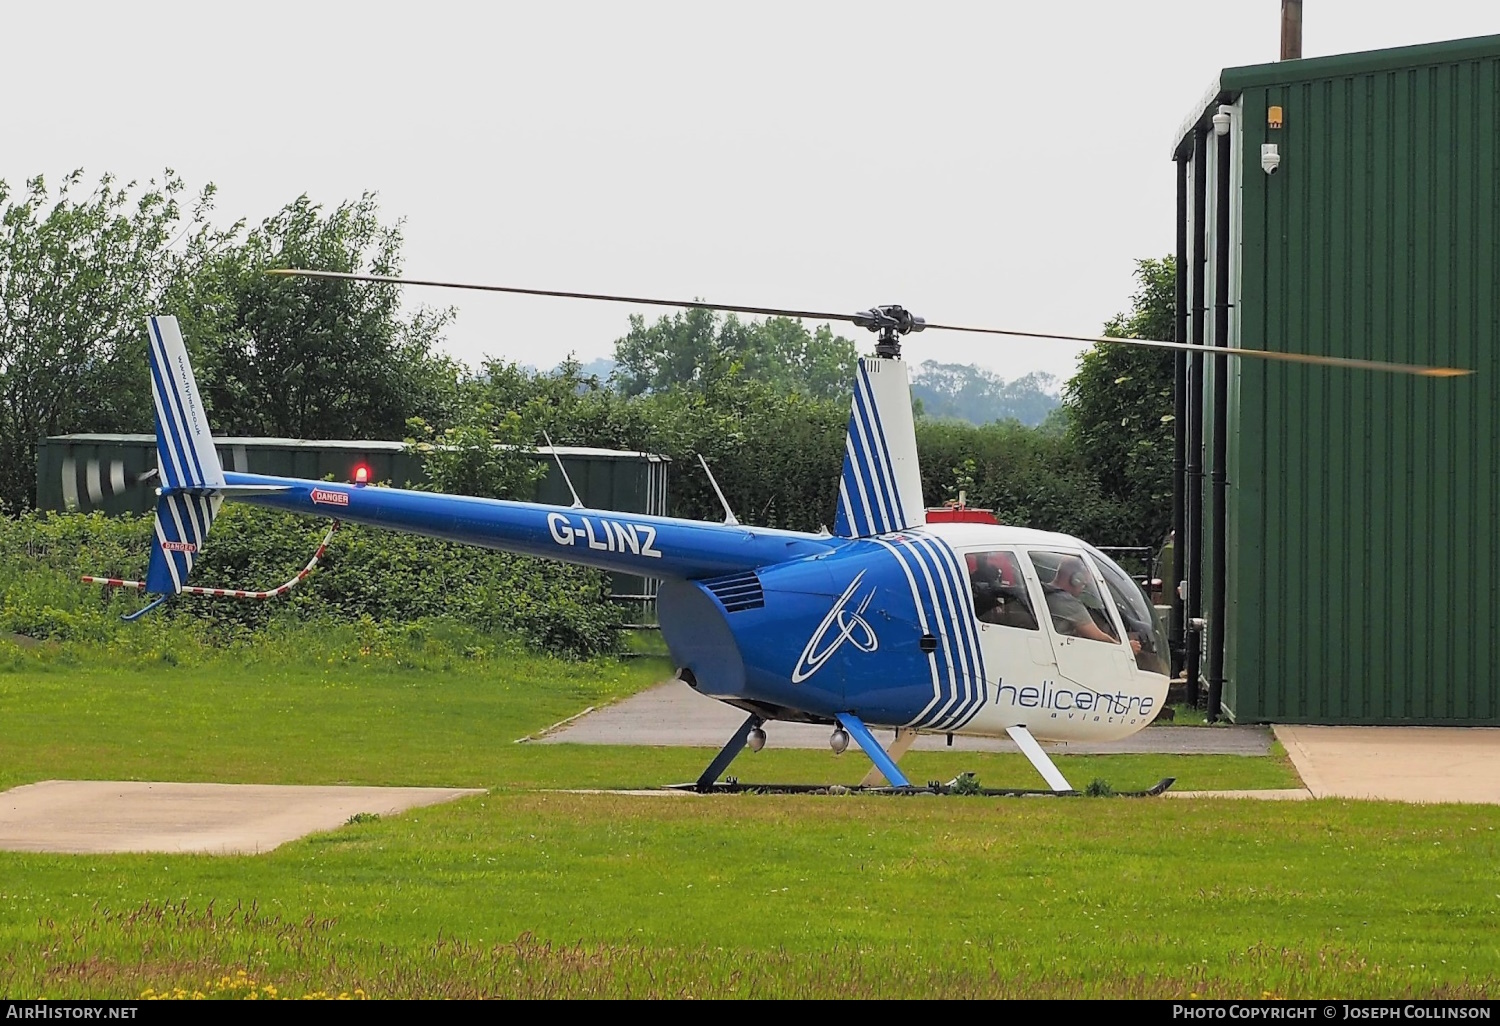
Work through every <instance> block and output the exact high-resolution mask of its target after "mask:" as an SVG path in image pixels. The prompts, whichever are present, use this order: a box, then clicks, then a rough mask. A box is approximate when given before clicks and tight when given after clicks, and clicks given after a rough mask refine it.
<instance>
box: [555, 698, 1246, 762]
mask: <svg viewBox="0 0 1500 1026" xmlns="http://www.w3.org/2000/svg"><path fill="white" fill-rule="evenodd" d="M744 722H745V713H743V712H741V711H740V710H738V709H735V708H733V707H732V706H728V705H725V704H724V703H723V702H720V701H718V700H716V699H712V698H705V697H703V696H702V695H700V694H698V692H696V691H694V690H693V689H692V688H690V687H688V686H687V685H686V684H684V683H682V682H681V681H669V682H668V683H666V684H659V685H657V686H656V687H654V688H650V689H648V690H646V691H642V692H640V693H639V694H636V695H632V696H631V697H630V698H627V699H624V700H623V701H620V702H616V703H615V704H613V705H609V706H605V707H604V708H603V709H599V710H596V711H594V712H591V713H589V714H588V715H586V716H581V717H578V718H577V719H574V720H571V721H566V722H565V724H562V725H559V726H557V727H555V728H552V729H550V730H548V731H547V732H545V733H544V734H543V735H542V736H540V737H536V738H533V739H532V740H533V741H535V742H537V743H541V744H578V745H660V746H664V747H691V748H718V747H720V746H721V745H723V744H724V742H725V741H728V740H729V738H730V736H731V735H732V734H734V732H735V731H736V730H738V729H739V726H740V724H742V723H744ZM765 731H766V747H767V748H813V749H818V748H827V747H828V735H829V733H830V732H831V728H829V727H825V726H819V725H817V724H812V723H781V722H776V723H767V724H766V726H765ZM885 733H886V732H885V731H880V732H878V733H877V736H880V735H883V734H885ZM946 747H948V744H947V739H946V738H944V737H943V736H942V735H941V734H924V735H922V736H921V737H919V738H917V741H916V744H914V745H913V746H912V748H913V750H914V751H937V750H939V749H943V748H946ZM952 747H953V750H954V751H960V752H1019V751H1020V749H1019V748H1017V747H1016V744H1015V742H1014V741H1009V740H998V739H994V738H982V737H954V739H953V746H952ZM1042 747H1043V748H1045V749H1047V750H1048V751H1050V752H1055V753H1057V754H1059V755H1105V754H1109V755H1122V754H1167V755H1269V754H1270V753H1271V732H1270V730H1268V729H1267V728H1265V727H1238V726H1226V727H1172V726H1162V727H1148V728H1146V729H1145V730H1142V731H1138V732H1137V733H1135V734H1133V735H1131V736H1130V737H1128V738H1126V739H1124V740H1123V741H1109V742H1100V743H1092V744H1078V743H1069V744H1064V743H1061V742H1044V743H1043V744H1042Z"/></svg>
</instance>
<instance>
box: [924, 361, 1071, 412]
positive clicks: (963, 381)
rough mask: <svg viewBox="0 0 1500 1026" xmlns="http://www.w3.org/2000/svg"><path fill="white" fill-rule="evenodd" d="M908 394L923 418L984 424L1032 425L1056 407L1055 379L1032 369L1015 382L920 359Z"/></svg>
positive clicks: (976, 369) (978, 370) (969, 368)
mask: <svg viewBox="0 0 1500 1026" xmlns="http://www.w3.org/2000/svg"><path fill="white" fill-rule="evenodd" d="M911 393H912V396H913V397H914V398H915V399H917V400H918V401H919V402H921V404H922V412H923V414H924V415H925V416H928V417H932V418H936V419H950V420H966V421H968V422H969V423H971V424H988V423H990V422H991V421H996V420H1018V421H1020V422H1021V423H1022V424H1031V425H1036V424H1040V423H1041V422H1042V421H1043V420H1045V419H1046V418H1047V415H1048V414H1049V413H1051V412H1052V411H1053V410H1054V409H1056V408H1057V405H1058V402H1059V400H1058V397H1057V379H1056V378H1054V377H1053V376H1052V375H1050V374H1044V373H1042V372H1040V371H1033V372H1032V373H1030V374H1026V375H1023V376H1022V377H1019V378H1017V379H1016V380H1014V381H1005V380H1004V379H1002V378H1000V377H999V376H997V375H995V374H993V373H991V372H990V371H987V370H984V369H982V368H980V367H974V366H971V365H969V364H962V363H938V362H937V361H936V360H927V361H924V362H923V363H922V364H921V365H920V366H919V367H918V368H917V369H916V373H915V374H913V375H912V379H911Z"/></svg>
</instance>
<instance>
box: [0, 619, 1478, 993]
mask: <svg viewBox="0 0 1500 1026" xmlns="http://www.w3.org/2000/svg"><path fill="white" fill-rule="evenodd" d="M174 658H175V657H170V656H167V655H164V654H163V653H162V652H160V651H156V650H153V649H150V648H142V649H139V650H132V651H129V652H118V651H103V650H98V649H87V648H83V647H75V648H66V649H46V648H43V649H38V650H31V651H26V652H23V651H20V650H16V649H13V648H6V647H3V646H0V787H9V786H14V785H15V784H19V783H25V782H29V781H35V780H42V779H48V778H112V779H118V778H136V779H168V780H217V781H231V782H272V783H276V782H281V783H336V782H348V783H362V784H443V785H470V786H482V787H486V788H489V789H490V793H489V794H487V795H484V796H478V797H475V798H471V799H465V800H462V801H459V802H455V803H452V804H450V805H445V806H439V807H433V808H427V809H419V810H414V811H413V812H410V813H408V814H405V815H402V816H397V817H388V818H385V819H381V820H378V821H374V822H363V823H358V824H353V825H349V826H346V827H344V828H342V829H340V830H337V831H333V832H331V833H327V834H321V835H315V836H313V837H310V838H307V839H304V840H302V841H297V842H293V843H291V844H288V845H285V846H283V847H282V848H280V849H277V850H276V851H275V852H272V853H270V854H267V855H261V856H255V857H233V858H224V857H210V856H187V855H183V856H178V855H149V856H146V855H132V856H60V855H31V854H11V853H0V995H4V996H9V997H36V996H42V995H45V996H52V997H62V996H131V995H136V994H140V993H141V992H143V991H145V990H146V989H148V988H150V989H152V990H153V992H165V993H174V992H177V991H179V990H180V991H181V992H182V993H185V994H192V993H194V992H199V993H204V994H207V995H209V996H242V995H245V994H247V993H252V992H253V993H255V994H257V995H259V996H271V994H272V993H273V992H274V994H275V995H277V996H284V997H294V996H302V995H305V994H309V993H313V994H317V993H328V994H334V995H336V994H339V993H349V994H356V995H357V994H359V993H364V994H368V995H372V996H423V995H461V996H482V995H496V996H552V997H567V996H608V995H614V996H627V995H628V996H685V995H693V996H704V997H711V996H730V995H741V996H799V995H815V996H826V997H833V996H861V997H865V996H869V997H877V996H925V995H931V996H1000V995H1014V996H1029V997H1036V996H1100V997H1109V996H1135V995H1140V996H1147V995H1149V996H1183V997H1186V996H1188V995H1192V994H1197V995H1200V996H1203V997H1209V996H1251V997H1259V996H1261V995H1262V994H1263V993H1268V992H1269V993H1272V994H1276V995H1281V996H1309V995H1317V996H1336V995H1337V996H1396V995H1408V994H1413V995H1436V996H1480V995H1484V994H1492V993H1494V992H1495V990H1496V988H1497V987H1500V929H1497V927H1500V873H1497V870H1496V868H1495V867H1496V866H1497V864H1500V861H1497V855H1500V840H1497V827H1500V809H1494V808H1490V807H1483V806H1428V807H1412V806H1405V805H1394V804H1385V803H1374V802H1338V801H1317V802H1295V803H1271V802H1266V803H1261V802H1233V801H1209V800H1183V801H1169V800H1164V799H1145V800H1130V799H1103V798H1101V799H1086V798H1072V799H979V798H947V799H942V798H899V799H898V798H880V797H870V796H858V797H791V796H781V797H771V796H748V795H746V796H717V797H712V798H703V797H647V798H631V797H624V796H615V795H579V794H565V793H557V792H548V791H542V790H538V789H540V788H557V787H592V786H638V785H655V784H661V783H665V782H670V781H675V780H687V779H692V778H693V777H695V776H696V775H697V773H698V772H699V771H700V770H701V768H702V767H703V765H704V764H705V763H706V761H707V759H708V757H709V756H710V755H711V754H712V753H711V752H709V751H707V750H691V749H675V750H662V749H630V748H596V747H585V746H572V745H534V744H516V743H514V742H515V739H516V738H519V737H522V736H524V735H526V734H529V733H532V732H534V731H536V730H538V729H540V728H541V727H544V726H546V725H547V724H550V723H552V722H555V721H556V720H559V719H561V718H563V717H565V716H568V715H571V714H572V713H575V712H577V711H578V710H579V709H581V708H582V707H583V706H585V705H590V704H598V703H600V702H602V701H608V700H610V699H612V698H613V697H616V696H620V695H623V694H627V693H630V692H632V691H634V690H637V689H639V688H640V687H643V686H646V685H648V684H650V683H652V682H654V681H655V680H657V679H659V678H660V677H661V676H662V675H663V673H664V670H665V667H664V666H663V664H661V663H659V662H656V661H653V660H650V659H639V660H630V661H626V662H613V661H605V662H600V663H596V664H588V665H583V664H571V663H564V662H559V661H554V660H547V659H541V658H536V657H526V656H521V655H517V654H513V653H503V652H501V653H491V654H488V655H485V656H483V657H482V658H464V657H459V658H455V657H454V654H453V652H452V651H449V650H447V649H445V648H444V647H443V646H440V645H437V646H432V647H431V648H430V649H428V650H410V649H409V648H407V649H402V650H401V651H397V652H371V653H363V652H360V651H358V650H354V651H347V650H345V649H341V648H340V647H339V646H338V645H337V644H331V645H326V646H324V645H320V644H314V643H311V642H309V643H307V644H303V645H299V646H294V647H293V648H292V649H287V648H282V649H279V650H277V651H274V652H258V651H255V650H247V651H245V652H239V653H235V654H232V655H213V654H211V653H210V654H201V653H200V654H198V655H195V656H192V657H191V658H186V657H184V658H175V665H174ZM1058 761H1059V763H1060V765H1061V766H1062V768H1063V771H1064V772H1065V773H1066V774H1068V776H1069V778H1070V779H1072V780H1074V781H1075V782H1087V781H1088V780H1090V779H1093V778H1095V777H1101V778H1104V779H1107V780H1108V781H1109V782H1110V783H1111V784H1112V785H1113V786H1114V787H1116V788H1118V789H1124V788H1133V787H1142V786H1146V785H1147V784H1150V783H1152V782H1154V781H1155V780H1156V779H1157V778H1159V777H1161V776H1177V777H1178V778H1179V784H1178V786H1179V787H1181V788H1195V789H1196V788H1231V787H1285V786H1295V782H1296V781H1295V776H1294V775H1293V774H1292V773H1291V771H1290V770H1289V768H1288V767H1287V766H1286V764H1285V761H1284V760H1283V759H1280V758H1245V757H1204V756H1176V757H1161V756H1109V757H1086V756H1069V757H1063V758H1060V759H1059V760H1058ZM903 766H908V767H910V770H911V774H912V776H913V777H914V778H916V779H927V778H943V779H947V778H948V777H951V776H953V775H954V774H956V773H957V772H959V771H962V770H973V771H975V772H977V773H978V775H979V778H980V780H981V782H982V783H984V784H987V785H990V786H1027V787H1030V786H1035V778H1034V772H1033V771H1032V770H1031V768H1030V767H1029V765H1027V764H1026V763H1025V761H1024V760H1023V759H1021V758H1020V757H1019V756H1003V755H976V754H975V753H953V752H931V753H927V752H919V753H911V754H910V755H909V756H908V757H907V758H906V759H905V760H903ZM866 767H867V763H866V762H865V761H864V760H863V758H862V757H859V756H857V755H854V754H853V753H851V754H850V755H846V756H844V757H842V758H839V759H835V758H834V757H833V756H832V755H830V754H828V753H823V752H790V751H774V750H769V749H768V750H767V751H764V752H762V753H760V754H758V755H753V756H751V755H745V756H742V757H741V759H740V760H739V761H738V762H737V763H736V764H735V766H734V767H733V769H732V770H731V772H733V773H736V774H738V775H739V776H741V777H742V778H744V779H756V780H778V779H779V780H830V781H832V780H840V781H846V782H852V781H854V780H857V779H858V778H859V777H860V776H862V775H863V773H864V771H865V768H866ZM241 972H243V974H244V975H240V974H241Z"/></svg>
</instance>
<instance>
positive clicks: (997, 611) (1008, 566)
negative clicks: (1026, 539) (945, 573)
mask: <svg viewBox="0 0 1500 1026" xmlns="http://www.w3.org/2000/svg"><path fill="white" fill-rule="evenodd" d="M966 560H967V562H968V564H969V580H970V583H971V585H972V586H973V589H974V615H975V616H977V617H978V618H979V619H980V620H982V621H983V622H985V623H993V624H998V625H999V626H1001V627H1020V628H1022V629H1024V630H1029V631H1034V630H1036V629H1037V623H1036V617H1035V616H1034V615H1032V612H1031V603H1029V602H1028V601H1027V600H1026V590H1025V589H1026V586H1025V584H1024V583H1022V581H1021V577H1020V574H1018V573H1017V572H1016V565H1015V557H1014V556H1012V555H1011V554H1010V553H1008V552H982V553H979V554H978V555H977V556H976V555H973V554H970V555H969V556H967V557H966Z"/></svg>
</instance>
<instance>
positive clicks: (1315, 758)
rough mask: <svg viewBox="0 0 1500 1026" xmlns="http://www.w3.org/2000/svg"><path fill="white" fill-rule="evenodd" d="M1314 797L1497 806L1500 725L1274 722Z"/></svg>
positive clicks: (1278, 733) (1499, 774) (1498, 802)
mask: <svg viewBox="0 0 1500 1026" xmlns="http://www.w3.org/2000/svg"><path fill="white" fill-rule="evenodd" d="M1275 730H1276V737H1277V739H1278V740H1279V741H1280V742H1281V743H1282V744H1283V745H1285V746H1286V751H1287V755H1289V756H1290V757H1291V760H1292V764H1293V765H1294V766H1296V767H1297V772H1298V774H1300V775H1301V777H1302V781H1303V783H1305V784H1306V785H1307V788H1308V790H1310V791H1311V792H1312V793H1313V794H1314V795H1315V796H1316V797H1319V798H1377V799H1384V800H1388V801H1401V802H1467V803H1476V804H1500V728H1496V727H1309V726H1282V725H1278V726H1277V727H1276V728H1275Z"/></svg>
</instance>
